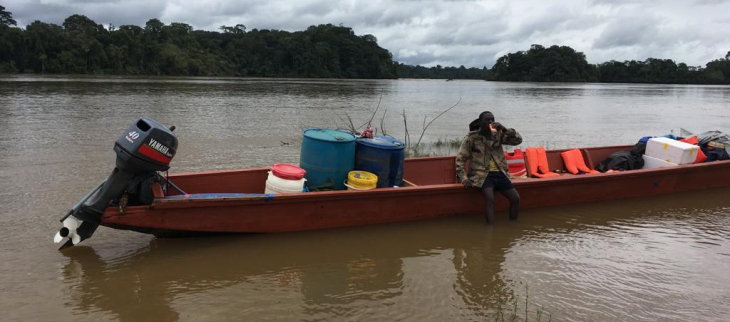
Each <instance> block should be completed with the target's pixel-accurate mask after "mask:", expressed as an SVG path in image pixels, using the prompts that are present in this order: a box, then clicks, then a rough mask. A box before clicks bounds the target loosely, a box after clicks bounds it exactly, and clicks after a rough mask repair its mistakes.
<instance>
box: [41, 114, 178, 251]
mask: <svg viewBox="0 0 730 322" xmlns="http://www.w3.org/2000/svg"><path fill="white" fill-rule="evenodd" d="M174 129H175V128H174V127H171V128H168V127H167V126H165V125H162V124H161V123H159V122H157V121H155V120H153V119H150V118H141V119H139V120H137V121H136V122H134V123H133V124H132V125H131V126H130V127H129V128H128V129H127V130H126V131H125V132H124V133H123V134H122V136H121V137H120V138H119V139H117V141H116V142H115V143H114V152H116V154H117V158H116V167H115V168H114V170H113V171H112V173H111V174H110V175H109V178H107V179H106V181H104V183H103V184H102V185H101V186H100V187H97V188H96V189H94V190H92V192H90V193H89V194H88V195H87V196H86V197H85V198H84V199H82V200H81V202H79V203H78V204H77V205H76V206H75V207H74V208H73V209H71V211H70V212H69V213H68V214H67V215H66V216H64V217H63V218H62V219H61V222H63V226H64V227H63V228H62V229H61V230H60V231H59V232H58V233H57V234H56V236H55V238H54V241H55V242H57V243H58V242H60V241H61V240H63V238H64V237H68V241H67V242H66V243H65V244H64V245H63V246H61V248H65V247H68V246H72V245H75V244H78V243H79V242H81V241H83V240H84V239H88V238H89V237H91V235H92V234H93V233H94V231H96V228H97V227H99V223H100V222H101V216H102V214H103V213H104V210H106V208H107V207H108V206H109V205H111V204H115V203H117V202H118V201H119V198H120V197H121V196H122V194H124V193H125V191H127V190H129V189H130V187H135V186H138V185H139V184H140V182H143V181H148V179H149V178H153V177H156V172H157V171H167V170H168V169H169V168H170V161H172V158H173V157H174V156H175V152H176V151H177V144H178V141H177V137H176V136H175V135H174V134H173V133H172V131H173V130H174ZM147 186H149V185H147Z"/></svg>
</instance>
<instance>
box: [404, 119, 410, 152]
mask: <svg viewBox="0 0 730 322" xmlns="http://www.w3.org/2000/svg"><path fill="white" fill-rule="evenodd" d="M403 127H404V128H405V130H406V134H405V137H404V138H403V140H404V141H405V143H406V146H407V147H408V148H410V147H411V135H410V134H408V119H407V118H406V110H405V109H404V110H403Z"/></svg>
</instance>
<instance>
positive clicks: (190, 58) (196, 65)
mask: <svg viewBox="0 0 730 322" xmlns="http://www.w3.org/2000/svg"><path fill="white" fill-rule="evenodd" d="M16 25H17V23H16V21H15V20H14V19H13V18H12V14H11V13H10V12H8V11H6V10H5V8H4V7H3V6H1V5H0V73H3V72H6V73H14V72H36V73H64V74H99V73H103V74H129V75H170V76H241V77H247V76H248V77H314V78H397V77H400V78H435V79H487V80H495V81H517V82H521V81H530V82H607V83H617V82H625V83H678V84H730V52H728V55H726V56H725V58H724V59H723V58H721V59H717V60H713V61H711V62H709V63H707V64H706V66H705V67H699V66H697V67H695V66H688V65H687V64H684V63H679V64H677V63H675V62H674V61H673V60H671V59H656V58H649V59H647V60H645V61H634V60H632V61H624V62H618V61H609V62H605V63H602V64H598V65H593V64H589V63H588V62H587V61H586V57H585V55H584V54H583V53H581V52H576V51H575V50H573V49H572V48H570V47H567V46H551V47H549V48H545V47H543V46H541V45H533V46H532V47H531V48H530V49H529V50H527V51H519V52H516V53H510V54H507V55H504V56H502V57H500V58H499V59H498V60H497V62H496V63H495V65H494V66H493V67H492V68H491V69H487V68H486V67H483V68H481V69H479V68H465V67H464V66H460V67H458V68H457V67H442V66H440V65H438V66H435V67H423V66H411V65H406V64H402V63H397V62H394V61H393V58H392V55H391V53H390V52H389V51H388V50H386V49H383V48H381V47H380V46H378V44H377V39H376V38H375V37H374V36H372V35H363V36H357V35H355V33H354V32H353V30H352V29H351V28H348V27H343V26H334V25H331V24H327V25H319V26H311V27H309V28H307V30H305V31H297V32H287V31H279V30H265V29H264V30H257V29H253V30H250V31H249V30H247V29H246V26H244V25H242V24H239V25H235V26H221V27H220V32H215V31H203V30H193V28H192V27H191V26H190V25H187V24H185V23H179V22H173V23H171V24H169V25H166V24H164V23H162V22H161V21H160V20H158V19H151V20H149V21H147V23H146V24H145V26H144V27H140V26H134V25H123V26H119V27H114V26H110V27H109V28H105V27H104V26H103V25H101V24H97V23H96V22H94V21H93V20H91V19H89V18H88V17H86V16H82V15H72V16H70V17H68V18H66V20H64V22H63V24H62V25H60V26H59V25H56V24H49V23H44V22H41V21H35V22H33V23H31V24H29V25H27V26H26V27H25V28H24V29H23V28H18V27H16Z"/></svg>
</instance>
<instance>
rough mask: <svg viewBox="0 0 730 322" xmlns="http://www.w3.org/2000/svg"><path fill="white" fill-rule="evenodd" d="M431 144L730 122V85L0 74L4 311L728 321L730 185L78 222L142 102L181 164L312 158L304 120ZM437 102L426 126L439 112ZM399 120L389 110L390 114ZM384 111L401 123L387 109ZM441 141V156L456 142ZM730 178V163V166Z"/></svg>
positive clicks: (25, 315) (574, 142) (600, 140)
mask: <svg viewBox="0 0 730 322" xmlns="http://www.w3.org/2000/svg"><path fill="white" fill-rule="evenodd" d="M457 102H458V104H457V106H456V107H455V108H454V109H452V110H451V111H449V112H448V113H446V114H444V115H443V116H441V117H440V118H438V119H437V120H436V121H434V122H433V123H431V124H430V126H429V127H428V129H427V131H426V132H425V134H424V135H423V138H422V142H423V143H433V142H436V141H438V140H444V141H448V140H454V139H458V138H461V137H463V136H464V135H465V134H466V131H467V124H468V123H469V122H470V121H471V120H473V119H474V118H476V117H477V115H478V114H479V112H481V111H483V110H490V111H492V112H494V114H495V115H496V118H497V121H499V122H501V123H503V124H504V125H506V126H508V127H514V128H516V129H517V130H518V131H520V133H521V134H522V135H523V137H524V138H525V142H524V143H523V145H522V147H528V146H536V145H541V146H546V147H548V148H565V147H586V146H598V145H616V144H632V143H634V142H636V140H637V139H638V138H640V137H642V136H645V135H662V134H666V133H670V131H672V130H673V131H674V132H675V133H677V131H678V130H679V129H680V128H685V129H688V130H690V131H695V132H702V131H705V130H723V131H730V128H728V127H729V126H730V87H722V86H679V85H627V84H611V85H607V84H531V83H520V84H517V83H492V82H482V81H451V82H444V81H425V80H397V81H393V80H384V81H369V80H367V81H366V80H301V79H289V80H287V79H284V80H271V79H237V78H128V77H68V76H53V77H49V76H0V215H1V216H0V234H1V235H2V237H3V238H2V240H3V242H2V243H0V312H2V313H0V314H2V317H0V320H2V321H226V320H235V321H243V320H246V321H259V320H266V321H293V320H302V321H453V320H460V321H484V320H490V321H494V320H498V321H501V320H505V321H508V320H510V321H511V319H512V316H513V315H516V318H517V320H519V321H524V320H525V319H527V320H529V321H537V320H538V319H539V320H540V321H548V320H549V319H550V320H552V321H726V319H727V317H728V316H730V306H728V305H727V304H728V303H730V198H728V197H730V190H728V189H719V190H712V191H700V192H692V193H683V194H676V195H669V196H660V197H651V198H642V199H631V200H622V201H612V202H602V203H592V204H583V205H576V206H569V207H555V208H545V209H528V210H523V211H522V213H521V217H520V220H518V221H517V222H509V221H507V220H506V214H504V213H498V218H497V222H496V224H495V225H493V226H489V227H488V226H486V225H484V224H483V220H482V218H481V217H480V216H463V217H455V218H443V219H437V220H425V221H420V222H411V223H402V224H388V225H378V226H369V227H355V228H344V229H331V230H323V231H312V232H301V233H287V234H273V235H240V236H221V237H205V238H185V239H156V238H154V237H152V236H148V235H143V234H139V233H133V232H126V231H116V230H112V229H108V228H104V227H101V228H100V229H99V230H97V232H96V234H95V235H94V236H93V238H91V239H89V240H87V241H84V243H83V244H82V245H81V246H76V247H73V248H71V249H69V250H68V251H64V252H59V251H57V245H55V244H53V243H52V236H53V234H55V232H56V231H57V229H58V228H59V227H60V223H59V222H58V220H59V218H60V217H61V216H62V215H63V214H64V213H65V212H66V211H67V210H68V209H69V208H70V207H71V206H73V205H74V204H75V203H76V202H77V201H78V200H79V199H80V198H81V197H82V196H83V195H84V194H85V193H86V192H87V191H88V190H90V189H91V188H92V187H94V186H95V185H96V184H98V183H99V182H101V181H102V180H104V179H105V178H106V177H107V175H108V174H109V172H110V171H111V170H112V169H113V166H114V158H115V155H114V152H113V151H112V147H113V143H114V141H115V140H116V139H117V137H119V136H120V135H121V134H122V132H123V131H124V130H125V129H126V128H127V127H128V126H129V125H130V124H131V123H132V122H133V121H135V120H136V119H137V118H139V117H141V116H148V117H152V118H154V119H157V120H159V121H161V122H163V123H164V124H168V125H175V126H177V130H176V131H175V133H176V134H177V135H178V138H179V140H180V145H179V149H178V152H177V155H176V156H175V159H174V160H173V162H172V169H171V172H172V173H177V172H190V171H202V170H215V169H236V168H244V167H263V166H269V165H271V164H274V163H285V162H286V163H298V158H299V151H300V142H301V132H302V130H303V129H306V128H314V127H326V128H337V127H345V126H346V122H345V121H344V120H346V119H347V118H348V117H349V118H351V119H352V120H353V123H355V125H356V126H359V125H362V124H364V123H366V122H367V121H368V119H370V117H371V115H372V114H373V111H375V110H376V108H377V109H378V112H377V114H376V116H375V118H374V120H373V125H375V126H376V127H377V128H378V129H379V131H380V132H382V128H383V127H384V128H385V132H386V133H387V134H390V135H394V136H396V137H398V138H403V137H404V135H405V131H404V122H403V117H402V114H404V113H405V115H406V117H407V125H408V132H409V133H410V136H411V141H412V142H414V143H415V142H416V141H418V139H419V137H420V136H421V132H422V128H423V124H424V123H428V122H430V121H431V120H433V119H434V117H436V116H437V115H438V114H439V113H441V112H442V111H444V110H445V109H447V108H449V107H450V106H452V105H454V104H456V103H457ZM424 118H425V122H424ZM381 122H382V123H381ZM381 124H382V125H381ZM454 152H455V151H449V148H447V151H444V150H443V148H442V149H440V150H439V149H433V150H431V152H427V153H436V154H438V153H454ZM718 180H730V178H718Z"/></svg>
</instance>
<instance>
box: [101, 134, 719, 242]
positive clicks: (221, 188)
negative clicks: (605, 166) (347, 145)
mask: <svg viewBox="0 0 730 322" xmlns="http://www.w3.org/2000/svg"><path fill="white" fill-rule="evenodd" d="M628 149H630V147H626V146H618V147H601V148H589V149H582V150H581V151H582V153H583V155H584V158H585V159H586V161H587V163H588V164H589V166H590V167H592V168H593V167H595V166H596V165H597V164H598V162H600V160H603V159H604V158H605V157H606V156H608V155H610V154H611V153H613V152H615V151H618V150H628ZM561 151H564V150H559V151H548V160H549V163H550V168H551V170H558V169H562V167H563V164H562V160H561V159H560V152H561ZM528 162H529V161H528ZM267 171H268V169H249V170H236V171H216V172H205V173H190V174H178V175H173V176H171V177H170V180H171V181H172V182H174V183H175V184H176V185H177V186H179V187H180V188H182V189H183V190H185V191H186V192H187V193H189V194H196V193H210V192H216V193H241V192H245V193H258V194H261V193H262V192H263V191H264V186H265V181H266V177H267ZM455 177H456V175H455V168H454V157H430V158H417V159H408V160H406V163H405V171H404V179H406V180H407V181H408V182H409V183H412V184H413V185H409V186H405V187H399V188H384V189H374V190H369V191H328V192H308V193H301V194H282V195H273V196H271V195H253V196H251V195H246V196H239V197H230V198H226V197H221V198H203V199H194V198H193V199H186V198H177V199H169V198H157V199H156V200H155V202H154V203H153V204H152V205H150V206H135V207H127V208H126V209H125V212H124V213H123V214H122V213H120V212H119V209H118V208H116V207H110V208H107V210H106V211H105V212H104V214H103V217H102V223H101V224H102V225H104V226H108V227H113V228H119V229H129V230H135V231H139V232H145V233H154V234H165V233H171V232H173V233H181V232H182V233H273V232H289V231H301V230H313V229H324V228H334V227H345V226H359V225H371V224H379V223H389V222H402V221H410V220H417V219H424V218H435V217H443V216H453V215H461V214H478V213H481V212H483V210H484V200H483V197H482V196H481V193H480V192H479V191H478V190H476V189H469V190H467V189H464V187H463V186H462V185H461V184H459V183H457V182H456V178H455ZM720 178H724V179H720ZM728 178H730V161H717V162H708V163H700V164H692V165H683V166H679V167H673V168H661V169H647V170H634V171H625V172H614V173H605V174H603V173H601V174H593V175H562V176H560V177H557V178H545V179H534V178H529V179H517V180H513V183H514V185H515V187H516V188H517V191H518V192H519V193H520V196H521V207H522V208H534V207H545V206H557V205H565V204H575V203H582V202H591V201H599V200H610V199H622V198H632V197H641V196H649V195H657V194H665V193H675V192H683V191H691V190H699V189H709V188H717V187H725V186H730V180H728ZM156 197H162V195H161V192H160V191H159V190H158V191H157V193H156ZM495 206H496V209H497V210H503V209H505V208H506V207H507V201H506V200H505V199H504V198H502V197H501V196H500V197H498V198H497V201H496V205H495Z"/></svg>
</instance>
